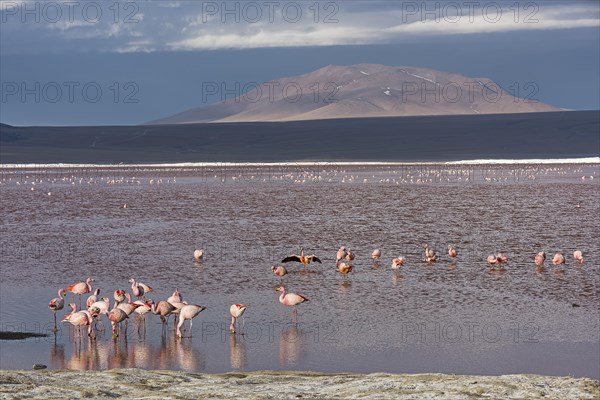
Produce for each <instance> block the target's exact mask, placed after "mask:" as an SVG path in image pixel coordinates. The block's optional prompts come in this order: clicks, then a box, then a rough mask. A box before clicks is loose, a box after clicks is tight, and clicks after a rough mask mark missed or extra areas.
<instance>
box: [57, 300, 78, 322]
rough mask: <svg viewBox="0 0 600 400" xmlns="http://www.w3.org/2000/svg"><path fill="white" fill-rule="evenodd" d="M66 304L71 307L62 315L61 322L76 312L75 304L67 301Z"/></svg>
mask: <svg viewBox="0 0 600 400" xmlns="http://www.w3.org/2000/svg"><path fill="white" fill-rule="evenodd" d="M67 306H69V307H71V312H70V313H69V314H67V315H65V316H64V317H63V319H62V320H61V322H64V321H68V320H69V319H70V318H71V316H72V315H73V314H75V313H76V312H77V306H76V305H75V304H74V303H69V304H67Z"/></svg>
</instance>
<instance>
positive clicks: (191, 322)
mask: <svg viewBox="0 0 600 400" xmlns="http://www.w3.org/2000/svg"><path fill="white" fill-rule="evenodd" d="M193 324H194V322H193V320H191V319H190V337H192V325H193Z"/></svg>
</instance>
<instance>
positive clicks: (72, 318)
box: [62, 305, 93, 337]
mask: <svg viewBox="0 0 600 400" xmlns="http://www.w3.org/2000/svg"><path fill="white" fill-rule="evenodd" d="M74 306H75V305H73V307H74ZM62 322H69V323H70V324H71V325H73V326H87V327H88V336H89V337H92V322H93V318H92V314H91V313H90V312H89V311H87V310H83V311H78V312H74V313H72V314H70V315H69V318H67V319H63V321H62Z"/></svg>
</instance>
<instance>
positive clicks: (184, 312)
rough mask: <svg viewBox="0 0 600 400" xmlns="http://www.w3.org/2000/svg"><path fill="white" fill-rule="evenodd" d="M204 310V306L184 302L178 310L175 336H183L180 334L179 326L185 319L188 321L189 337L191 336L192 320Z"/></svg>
mask: <svg viewBox="0 0 600 400" xmlns="http://www.w3.org/2000/svg"><path fill="white" fill-rule="evenodd" d="M204 310H206V307H203V306H199V305H197V304H186V305H184V306H183V307H182V308H181V310H180V311H179V323H178V324H177V336H178V337H179V338H182V337H183V335H182V334H181V326H182V325H183V323H184V322H185V321H186V320H189V321H190V337H191V336H192V324H193V321H192V320H193V319H194V318H195V317H196V316H197V315H198V314H200V313H201V312H202V311H204Z"/></svg>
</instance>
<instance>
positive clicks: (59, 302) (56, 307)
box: [48, 289, 67, 333]
mask: <svg viewBox="0 0 600 400" xmlns="http://www.w3.org/2000/svg"><path fill="white" fill-rule="evenodd" d="M66 294H67V291H66V290H65V289H59V290H58V297H55V298H53V299H52V300H50V302H49V303H48V308H49V309H51V310H52V311H53V312H54V333H56V332H57V331H58V329H57V328H56V312H57V311H60V310H62V309H63V308H64V306H65V299H64V298H63V296H65V295H66Z"/></svg>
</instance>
